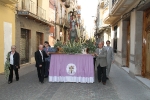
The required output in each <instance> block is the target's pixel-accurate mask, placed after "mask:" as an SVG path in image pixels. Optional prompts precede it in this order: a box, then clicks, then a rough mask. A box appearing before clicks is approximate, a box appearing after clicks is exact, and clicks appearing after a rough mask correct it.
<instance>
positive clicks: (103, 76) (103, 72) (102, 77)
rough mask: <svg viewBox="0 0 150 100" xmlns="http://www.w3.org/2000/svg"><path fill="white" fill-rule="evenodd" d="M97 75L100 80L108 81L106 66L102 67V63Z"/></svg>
mask: <svg viewBox="0 0 150 100" xmlns="http://www.w3.org/2000/svg"><path fill="white" fill-rule="evenodd" d="M97 76H98V80H99V81H101V80H102V82H106V67H101V66H100V65H99V66H98V67H97Z"/></svg>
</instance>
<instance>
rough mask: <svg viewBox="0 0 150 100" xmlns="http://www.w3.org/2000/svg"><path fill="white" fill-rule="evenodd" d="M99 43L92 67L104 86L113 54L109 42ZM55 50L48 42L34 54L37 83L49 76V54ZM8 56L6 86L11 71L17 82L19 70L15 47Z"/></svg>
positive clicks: (12, 47)
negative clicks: (95, 68) (95, 69)
mask: <svg viewBox="0 0 150 100" xmlns="http://www.w3.org/2000/svg"><path fill="white" fill-rule="evenodd" d="M106 45H107V46H104V42H103V41H102V42H99V44H98V47H97V49H96V50H95V53H94V54H93V56H94V66H95V67H97V76H98V81H99V82H101V81H102V83H103V85H105V84H106V81H107V80H108V79H109V72H110V68H111V64H112V63H113V62H114V53H113V48H112V47H110V41H109V40H108V41H106ZM56 51H57V50H56V48H54V47H53V46H50V45H49V42H48V41H45V42H44V45H39V50H37V51H36V52H35V61H36V64H35V66H36V67H37V74H38V78H39V82H41V83H44V78H47V77H48V75H49V66H50V58H51V54H53V53H55V52H56ZM8 54H9V58H7V59H9V63H10V66H9V70H10V73H9V78H8V84H10V83H12V82H13V70H14V71H15V75H16V81H19V73H18V69H19V68H20V63H19V61H20V56H19V53H18V52H17V51H16V46H15V45H13V46H11V51H10V52H9V53H8Z"/></svg>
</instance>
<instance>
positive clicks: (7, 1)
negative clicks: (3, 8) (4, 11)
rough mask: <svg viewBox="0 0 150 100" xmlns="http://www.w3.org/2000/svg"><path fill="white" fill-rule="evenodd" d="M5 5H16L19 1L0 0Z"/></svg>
mask: <svg viewBox="0 0 150 100" xmlns="http://www.w3.org/2000/svg"><path fill="white" fill-rule="evenodd" d="M0 1H2V2H3V3H5V4H16V3H17V2H18V0H0Z"/></svg>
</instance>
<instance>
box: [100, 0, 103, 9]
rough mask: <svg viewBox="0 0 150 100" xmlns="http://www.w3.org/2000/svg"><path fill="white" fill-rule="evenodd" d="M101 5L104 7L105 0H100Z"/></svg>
mask: <svg viewBox="0 0 150 100" xmlns="http://www.w3.org/2000/svg"><path fill="white" fill-rule="evenodd" d="M99 5H100V7H102V8H103V7H104V0H100V2H99Z"/></svg>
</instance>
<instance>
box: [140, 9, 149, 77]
mask: <svg viewBox="0 0 150 100" xmlns="http://www.w3.org/2000/svg"><path fill="white" fill-rule="evenodd" d="M142 76H144V77H147V78H149V79H150V8H149V9H147V10H146V11H145V12H144V21H143V48H142Z"/></svg>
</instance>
